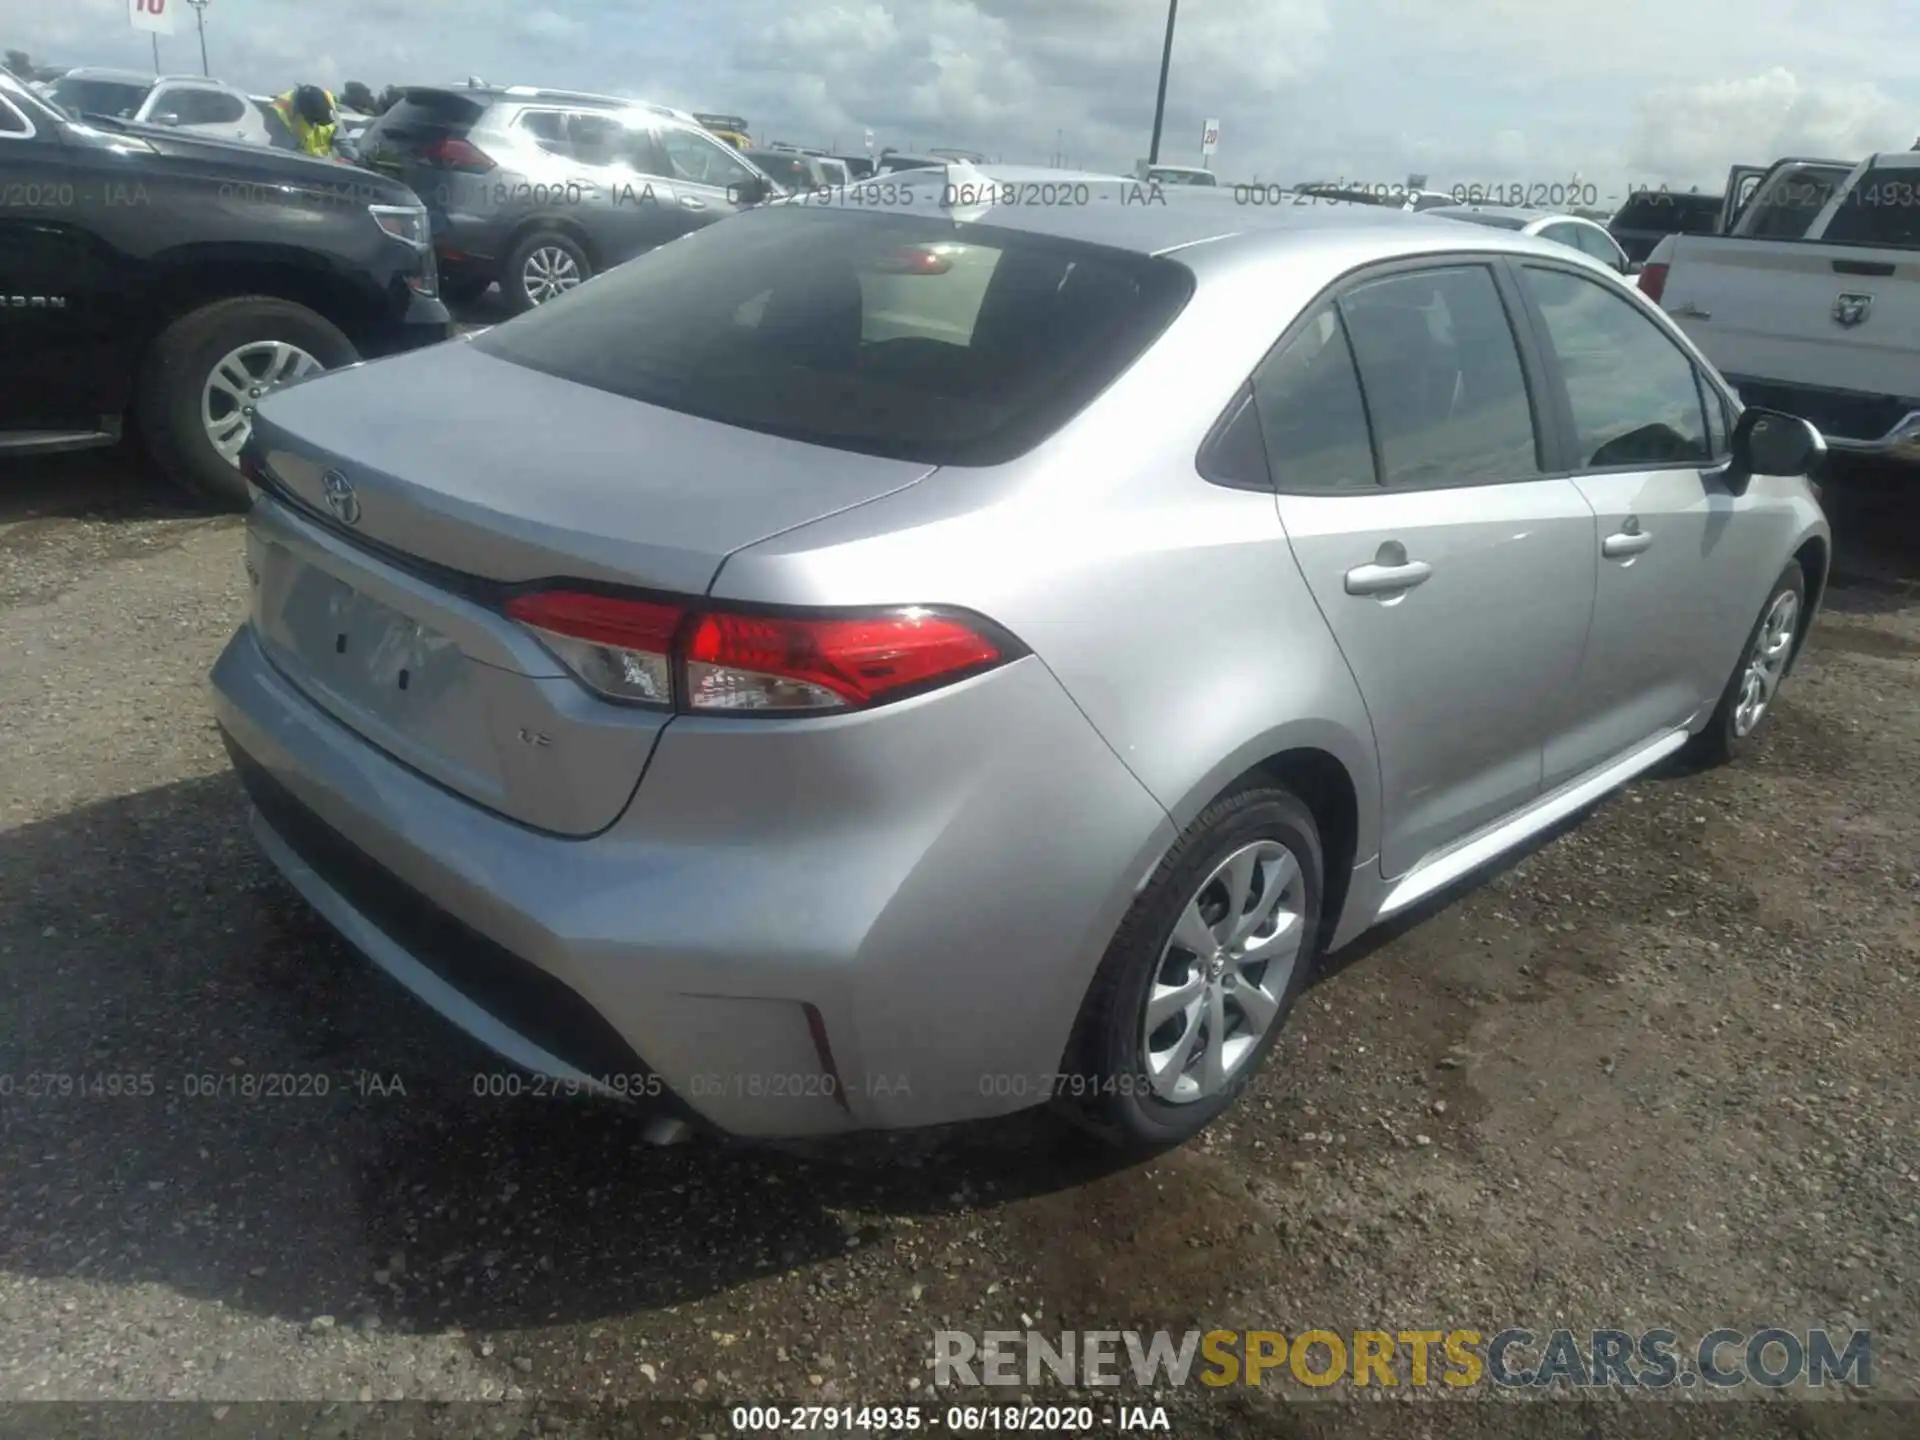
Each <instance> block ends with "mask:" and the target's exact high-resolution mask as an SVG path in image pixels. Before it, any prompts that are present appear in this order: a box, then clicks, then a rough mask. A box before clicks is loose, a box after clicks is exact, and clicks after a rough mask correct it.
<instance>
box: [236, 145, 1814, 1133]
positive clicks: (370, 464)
mask: <svg viewBox="0 0 1920 1440" xmlns="http://www.w3.org/2000/svg"><path fill="white" fill-rule="evenodd" d="M1057 177H1058V172H1039V174H1038V175H1037V176H1033V177H1028V176H1020V175H1017V174H999V173H996V174H995V176H994V177H993V178H994V180H995V181H996V183H997V184H1006V185H1011V186H1013V187H1014V188H1013V189H1006V190H1002V189H998V188H991V187H989V188H988V189H985V190H983V189H982V188H980V187H978V186H974V187H973V188H970V189H969V188H960V189H956V188H955V187H954V185H953V182H952V177H951V175H950V174H943V173H942V172H938V171H935V172H928V173H926V174H924V175H919V176H895V177H888V179H887V180H886V181H885V182H877V183H876V186H875V187H874V194H873V196H872V197H871V198H869V199H863V198H860V197H858V196H855V195H854V194H853V192H849V196H848V198H847V199H846V200H845V201H844V203H835V204H832V205H826V206H815V205H799V204H786V205H780V206H775V207H771V208H768V209H766V210H764V211H759V212H752V213H748V214H745V215H742V216H740V217H738V218H736V219H732V220H728V221H727V222H725V223H724V224H722V225H717V226H713V227H711V228H709V229H706V230H703V231H701V232H698V233H696V234H693V235H690V236H687V237H686V238H684V239H681V240H676V241H674V242H672V243H670V244H667V245H664V246H662V247H660V248H659V249H658V250H655V251H653V252H652V253H650V254H649V255H647V256H645V257H643V258H641V259H639V260H636V261H634V262H632V263H630V264H628V265H625V266H622V267H620V268H619V269H617V270H614V271H611V272H609V273H608V274H606V275H603V276H601V277H599V278H597V279H595V280H593V281H592V282H590V283H589V284H587V285H584V286H582V287H580V288H579V289H578V290H577V291H574V292H572V293H570V294H568V295H565V296H563V297H561V298H559V299H557V300H554V301H552V302H551V303H549V304H547V305H544V306H542V307H540V308H539V309H538V310H536V311H534V312H532V313H531V314H528V315H526V316H524V317H522V318H519V319H516V320H513V321H510V322H509V323H507V324H504V325H501V326H499V327H497V328H496V329H494V330H492V331H490V332H489V333H487V334H485V335H483V336H480V337H479V338H477V339H475V340H473V341H472V342H471V343H467V344H458V345H444V346H440V347H437V348H435V349H431V350H427V351H423V352H420V353H417V354H413V355H407V356H402V357H399V358H396V359H391V360H385V361H381V362H379V363H376V364H371V365H366V366H361V367H357V368H353V369H349V370H344V371H339V372H336V373H333V374H329V375H326V376H323V377H319V378H316V379H314V380H310V381H306V382H303V383H300V384H298V385H295V386H292V387H289V388H288V389H286V390H284V391H282V392H280V393H277V394H276V395H274V396H273V398H272V399H270V400H268V401H267V402H266V403H265V404H264V405H263V406H262V407H261V410H260V414H259V421H258V424H257V426H256V430H255V439H254V441H253V444H252V445H251V447H250V449H249V451H248V454H247V462H246V471H247V474H248V476H249V479H250V480H251V482H252V484H253V485H254V487H255V489H256V498H255V502H254V505H253V509H252V514H251V518H250V520H249V523H248V539H247V571H248V575H249V577H250V579H251V582H252V611H251V615H250V617H249V619H248V621H247V623H246V624H245V625H244V626H243V627H242V628H241V629H240V631H239V633H238V634H236V635H235V636H234V638H233V641H232V643H231V644H230V645H229V646H228V648H227V650H226V652H225V654H224V655H223V656H222V657H221V659H220V661H219V663H218V665H217V667H216V669H215V671H214V675H213V683H214V688H215V692H216V703H217V709H218V718H219V723H220V725H221V727H222V729H223V730H224V732H225V735H226V737H227V741H228V744H229V747H230V749H231V752H232V755H233V759H234V763H235V765H236V766H237V768H238V770H239V773H240V775H241V777H242V778H243V780H244V782H245V786H246V789H247V792H248V794H249V796H250V797H251V800H252V804H253V807H254V812H255V814H254V824H255V829H256V832H257V834H258V837H259V841H260V843H261V844H262V845H263V846H264V847H265V849H266V852H267V854H268V855H269V856H270V857H271V858H272V860H273V862H274V863H275V864H276V865H277V866H278V867H279V869H280V870H281V871H282V872H284V874H285V875H286V876H287V877H288V879H289V880H290V881H291V882H292V883H293V885H294V886H296V887H297V888H298V889H299V890H300V891H301V892H302V893H303V894H304V895H305V896H306V898H307V899H308V900H309V901H310V902H311V903H312V904H313V905H314V906H315V907H316V908H317V909H318V910H319V911H320V912H321V913H322V914H323V915H324V916H325V917H326V918H327V919H328V920H329V921H331V922H332V924H333V925H335V926H336V927H337V928H338V929H339V930H340V931H341V932H342V933H343V934H344V935H345V936H346V937H347V939H349V940H350V941H351V942H352V943H353V944H354V945H356V946H358V947H359V948H360V949H362V950H364V951H365V952H366V953H367V954H368V955H369V956H370V957H372V959H373V960H374V961H375V962H376V963H378V964H379V965H380V966H382V967H384V968H385V969H386V970H387V971H389V972H390V973H391V974H392V975H394V976H396V977H397V978H398V979H399V980H400V982H401V983H402V984H404V985H405V986H407V987H408V988H409V989H411V990H412V991H413V992H414V993H415V994H417V995H418V996H419V997H420V998H422V999H423V1000H425V1001H426V1002H427V1003H428V1004H429V1005H431V1006H433V1007H434V1008H435V1009H437V1010H439V1011H440V1012H441V1013H442V1014H443V1015H445V1016H446V1017H447V1018H449V1019H450V1020H452V1021H453V1022H454V1023H455V1024H457V1025H459V1026H461V1027H463V1028H464V1029H465V1030H467V1031H468V1032H470V1033H471V1034H473V1035H474V1036H477V1037H478V1038H479V1039H480V1040H482V1041H484V1042H485V1043H486V1044H487V1045H489V1046H491V1047H492V1048H493V1049H494V1050H495V1051H497V1052H498V1053H499V1054H500V1055H501V1056H503V1057H505V1059H506V1060H507V1061H510V1062H512V1063H513V1065H515V1066H518V1067H523V1068H524V1069H525V1070H531V1071H535V1072H539V1073H540V1074H543V1075H545V1076H548V1077H554V1078H557V1079H558V1080H560V1081H562V1082H565V1083H566V1084H567V1085H568V1086H569V1087H571V1088H576V1089H579V1090H583V1091H593V1092H596V1093H603V1092H610V1093H613V1094H616V1095H624V1096H626V1097H628V1098H630V1099H638V1100H646V1101H648V1102H649V1103H652V1104H657V1105H661V1106H665V1107H668V1108H669V1110H670V1111H671V1113H672V1114H673V1115H674V1116H675V1117H676V1118H674V1119H671V1120H667V1121H664V1122H662V1123H663V1125H664V1126H665V1129H663V1130H662V1131H661V1132H660V1133H661V1135H662V1136H663V1137H664V1135H665V1133H667V1131H669V1130H671V1129H672V1128H673V1127H675V1126H678V1125H681V1124H683V1123H685V1122H689V1121H692V1122H705V1123H706V1124H708V1125H710V1126H714V1127H718V1128H720V1129H723V1130H727V1131H731V1132H733V1133H736V1134H742V1135H750V1136H797V1135H809V1134H815V1135H817V1134H824V1133H829V1132H834V1131H840V1130H848V1129H855V1128H862V1127H899V1126H917V1125H924V1124H929V1123H935V1122H946V1121H956V1120H963V1119H969V1118H976V1117H984V1116H991V1115H997V1114H1002V1113H1005V1112H1009V1111H1013V1110H1018V1109H1020V1108H1022V1107H1026V1106H1031V1105H1035V1104H1038V1103H1040V1102H1042V1101H1058V1102H1062V1103H1064V1104H1065V1105H1067V1106H1068V1107H1070V1108H1071V1109H1073V1111H1074V1112H1075V1113H1076V1114H1077V1115H1078V1116H1079V1117H1081V1118H1082V1119H1083V1120H1085V1121H1086V1122H1087V1123H1089V1124H1090V1125H1091V1126H1093V1127H1094V1128H1095V1129H1097V1130H1099V1131H1101V1132H1102V1133H1104V1134H1106V1135H1107V1136H1109V1137H1111V1138H1113V1139H1115V1140H1116V1141H1118V1142H1120V1143H1122V1144H1125V1145H1128V1146H1135V1147H1146V1148H1151V1147H1154V1146H1158V1145H1164V1144H1169V1143H1174V1142H1178V1141H1180V1140H1182V1139H1184V1138H1185V1137H1187V1136H1190V1135H1192V1134H1193V1133H1194V1132H1195V1131H1197V1130H1198V1129H1199V1128H1200V1127H1201V1126H1203V1125H1205V1124H1206V1123H1207V1122H1208V1121H1209V1120H1210V1119H1211V1118H1212V1117H1214V1116H1216V1115H1218V1114H1219V1113H1220V1112H1221V1111H1222V1110H1223V1109H1224V1108H1226V1106H1228V1105H1229V1104H1230V1103H1231V1102H1232V1100H1233V1097H1234V1096H1235V1095H1236V1094H1238V1093H1239V1092H1240V1091H1241V1090H1242V1089H1243V1088H1244V1087H1245V1085H1246V1083H1247V1082H1248V1080H1249V1078H1250V1077H1251V1076H1253V1075H1254V1073H1255V1072H1256V1071H1257V1070H1258V1069H1259V1068H1260V1065H1261V1063H1262V1060H1263V1058H1264V1057H1265V1056H1266V1054H1267V1052H1268V1051H1269V1050H1270V1048H1271V1047H1272V1045H1273V1043H1274V1040H1275V1037H1276V1034H1277V1033H1278V1031H1279V1029H1280V1027H1281V1025H1282V1024H1283V1023H1284V1021H1285V1019H1286V1016H1287V1013H1288V1011H1289V1009H1290V1008H1291V1007H1292V1005H1293V1003H1294V1001H1295V998H1296V996H1297V995H1298V994H1299V992H1300V990H1301V987H1302V985H1303V984H1304V983H1305V982H1306V980H1307V979H1308V977H1309V974H1310V972H1311V970H1312V967H1313V965H1314V962H1315V961H1316V959H1317V958H1318V957H1319V956H1321V955H1322V954H1324V953H1326V952H1327V951H1330V950H1333V949H1337V948H1338V947H1340V946H1342V945H1345V944H1347V943H1348V942H1350V941H1352V940H1353V939H1354V938H1355V937H1356V936H1358V935H1359V934H1360V933H1361V932H1362V931H1364V930H1366V929H1367V928H1368V927H1369V926H1370V925H1372V924H1374V923H1375V922H1376V921H1379V920H1381V919H1382V918H1383V917H1386V916H1390V915H1396V914H1399V913H1401V912H1405V911H1407V910H1408V908H1409V907H1411V906H1414V905H1416V904H1417V903H1418V902H1420V901H1422V900H1423V899H1426V898H1427V897H1431V896H1433V895H1435V893H1436V892H1439V891H1441V890H1442V889H1443V888H1444V887H1447V886H1449V885H1450V884H1451V883H1452V882H1454V881H1457V880H1459V879H1461V878H1462V877H1463V876H1465V875H1467V874H1468V873H1470V872H1472V871H1474V870H1475V869H1477V868H1478V867H1480V866H1482V865H1483V864H1484V863H1485V862H1487V861H1488V860H1490V859H1492V858H1493V857H1495V856H1497V855H1499V854H1501V853H1502V852H1504V851H1507V850H1510V849H1512V848H1513V847H1516V846H1520V845H1523V844H1525V843H1526V842H1528V841H1529V840H1530V839H1532V838H1533V837H1537V836H1539V835H1540V834H1541V832H1543V831H1545V830H1547V829H1548V828H1549V827H1551V826H1553V825H1555V824H1556V823H1557V822H1560V821H1562V820H1563V819H1565V818H1566V817H1568V816H1570V815H1572V814H1574V813H1575V812H1578V811H1580V810H1581V809H1583V808H1584V807H1586V806H1588V805H1590V804H1591V803H1592V802H1594V801H1596V800H1598V799H1599V798H1600V797H1602V796H1604V795H1605V794H1606V793H1607V792H1609V791H1611V790H1613V789H1614V788H1615V787H1617V786H1619V785H1621V784H1623V783H1625V782H1626V781H1628V780H1629V779H1631V778H1632V777H1634V776H1635V775H1638V774H1640V773H1641V772H1643V771H1645V770H1647V769H1648V768H1649V767H1651V766H1653V765H1655V764H1656V763H1658V762H1660V761H1661V760H1662V759H1664V758H1665V757H1668V756H1670V755H1673V754H1674V753H1675V752H1678V751H1681V750H1688V751H1691V752H1692V753H1693V754H1694V755H1696V756H1698V757H1701V758H1706V759H1721V758H1725V757H1727V756H1728V755H1730V754H1731V753H1732V752H1734V751H1736V750H1737V749H1739V748H1740V747H1741V745H1742V744H1743V743H1744V742H1745V741H1746V740H1747V739H1748V738H1749V737H1750V736H1752V734H1753V733H1754V730H1755V728H1756V727H1757V726H1759V725H1760V724H1761V723H1762V721H1763V720H1764V718H1765V716H1766V715H1767V714H1768V712H1769V711H1770V710H1771V708H1772V707H1773V705H1774V703H1775V699H1776V696H1777V694H1778V690H1779V686H1780V684H1781V681H1782V679H1783V678H1784V677H1785V675H1786V674H1787V672H1788V670H1789V669H1790V667H1791V666H1792V664H1793V661H1794V659H1795V656H1796V654H1797V653H1798V651H1799V648H1800V645H1801V642H1802V640H1803V638H1804V636H1805V634H1806V631H1807V628H1808V625H1809V623H1810V621H1811V620H1812V617H1813V615H1814V613H1815V611H1816V609H1817V607H1818V605H1819V601H1820V595H1821V591H1822V589H1823V587H1824V585H1825V582H1826V577H1827V557H1828V549H1829V533H1828V528H1827V524H1826V521H1825V520H1824V518H1823V516H1822V514H1821V512H1820V509H1819V506H1818V504H1817V503H1816V500H1815V498H1814V494H1813V492H1812V490H1811V488H1810V484H1809V480H1808V478H1807V477H1808V474H1809V472H1810V471H1811V470H1812V469H1813V468H1814V467H1815V466H1816V465H1817V464H1818V463H1819V461H1820V459H1821V456H1822V453H1823V446H1822V443H1821V441H1820V437H1819V436H1818V434H1817V433H1815V432H1814V431H1813V430H1811V429H1810V428H1809V427H1808V426H1806V425H1805V424H1804V423H1802V422H1800V421H1797V420H1793V419H1790V418H1787V417H1784V416H1780V415H1776V414H1772V413H1768V412H1763V411H1757V410H1751V409H1749V410H1746V411H1745V412H1742V411H1741V409H1740V408H1739V405H1738V402H1737V401H1736V400H1735V399H1734V397H1733V394H1732V392H1731V391H1730V390H1728V388H1727V387H1726V385H1725V383H1724V382H1723V381H1722V380H1721V379H1720V377H1719V376H1718V375H1716V374H1715V373H1714V370H1713V368H1712V366H1710V365H1709V364H1708V363H1707V362H1706V361H1705V360H1704V359H1703V358H1701V356H1700V354H1699V352H1698V351H1697V350H1695V349H1694V348H1693V347H1692V346H1691V345H1690V344H1689V343H1688V341H1687V339H1686V337H1685V336H1683V335H1682V334H1680V333H1679V332H1678V331H1677V330H1676V329H1675V328H1674V327H1673V326H1672V325H1670V324H1669V323H1668V322H1667V320H1666V319H1665V317H1663V316H1662V315H1661V314H1660V313H1659V311H1658V310H1656V309H1654V308H1653V307H1651V306H1650V305H1649V304H1647V303H1646V301H1645V300H1644V299H1643V298H1642V297H1641V296H1639V295H1638V294H1637V293H1635V292H1634V291H1633V290H1631V289H1629V288H1628V287H1627V286H1625V285H1624V284H1622V283H1620V281H1619V280H1618V279H1617V278H1616V277H1614V276H1611V275H1609V274H1607V273H1606V272H1605V271H1603V270H1602V269H1600V268H1599V267H1598V266H1596V265H1594V264H1593V263H1592V262H1590V261H1588V260H1586V259H1584V258H1583V257H1582V256H1580V255H1578V254H1576V253H1574V252H1572V251H1570V250H1568V249H1567V248H1566V247H1564V246H1560V245H1555V244H1553V243H1551V242H1549V241H1544V240H1535V239H1529V238H1526V237H1523V236H1519V235H1514V234H1510V233H1507V232H1505V231H1501V230H1494V229H1486V228H1483V227H1479V226H1466V225H1460V224H1456V223H1449V222H1447V221H1444V220H1435V219H1430V218H1425V217H1419V216H1409V215H1403V214H1400V213H1397V212H1392V211H1387V210H1382V209H1378V208H1369V207H1361V206H1353V207H1345V206H1335V207H1327V206H1306V207H1297V208H1296V207H1284V208H1281V209H1279V210H1272V209H1258V208H1254V207H1238V206H1235V205H1234V204H1233V203H1232V202H1231V199H1230V197H1228V196H1226V195H1225V194H1224V192H1222V193H1218V194H1208V193H1205V192H1199V191H1195V192H1193V193H1191V194H1189V195H1183V196H1181V197H1179V198H1178V199H1177V200H1175V201H1173V202H1171V203H1156V200H1155V197H1154V195H1153V194H1152V193H1151V192H1146V191H1144V189H1143V187H1138V186H1135V185H1134V184H1133V182H1131V181H1126V180H1114V179H1085V180H1082V179H1071V178H1069V179H1068V180H1066V181H1060V180H1059V179H1058V178H1057ZM1049 182H1051V183H1054V184H1055V185H1056V187H1059V186H1065V187H1066V193H1065V197H1064V200H1063V199H1062V198H1061V196H1060V194H1059V191H1058V189H1056V192H1055V195H1054V197H1053V199H1052V201H1051V202H1049V201H1048V200H1046V199H1045V198H1044V197H1042V196H1041V194H1040V192H1039V191H1038V190H1037V189H1035V190H1034V191H1032V192H1031V193H1028V192H1027V191H1026V190H1025V189H1024V188H1023V187H1024V186H1025V185H1027V184H1029V183H1030V184H1032V185H1034V186H1036V187H1037V186H1039V185H1041V184H1044V183H1049ZM1075 187H1081V188H1084V189H1085V192H1086V193H1085V195H1084V196H1082V195H1080V194H1079V190H1078V189H1077V188H1075ZM882 191H885V192H886V194H885V195H884V196H883V195H882V194H881V192H882Z"/></svg>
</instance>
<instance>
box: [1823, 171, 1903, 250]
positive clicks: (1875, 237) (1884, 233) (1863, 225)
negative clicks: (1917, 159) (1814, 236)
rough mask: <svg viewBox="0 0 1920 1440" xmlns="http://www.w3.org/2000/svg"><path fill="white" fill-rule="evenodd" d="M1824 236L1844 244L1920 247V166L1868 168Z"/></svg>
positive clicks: (1900, 247) (1836, 212)
mask: <svg viewBox="0 0 1920 1440" xmlns="http://www.w3.org/2000/svg"><path fill="white" fill-rule="evenodd" d="M1823 238H1825V239H1828V240H1832V241H1835V242H1837V243H1839V244H1842V245H1883V246H1889V247H1891V248H1894V249H1900V250H1912V249H1920V168H1915V167H1912V166H1907V167H1905V168H1900V169H1896V168H1894V167H1892V166H1879V167H1876V168H1874V169H1871V170H1869V171H1867V173H1866V174H1864V175H1862V176H1861V177H1860V183H1859V184H1858V185H1855V186H1854V187H1853V189H1851V190H1850V191H1848V192H1847V198H1846V199H1845V200H1842V201H1841V202H1840V208H1839V209H1838V210H1836V211H1835V212H1834V215H1833V219H1832V220H1831V221H1830V222H1828V225H1827V229H1826V234H1825V236H1824V237H1823Z"/></svg>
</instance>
